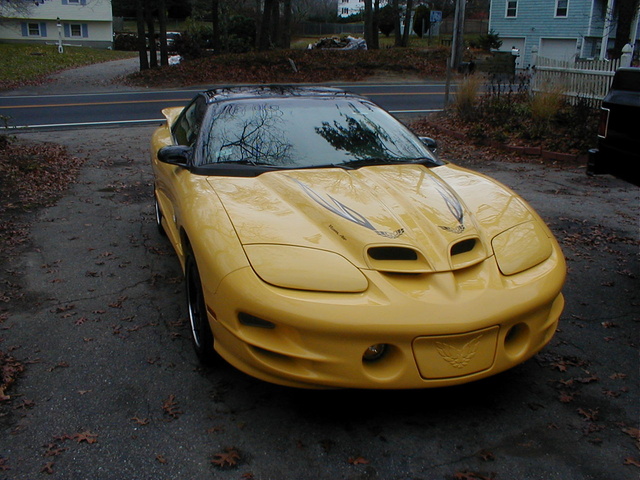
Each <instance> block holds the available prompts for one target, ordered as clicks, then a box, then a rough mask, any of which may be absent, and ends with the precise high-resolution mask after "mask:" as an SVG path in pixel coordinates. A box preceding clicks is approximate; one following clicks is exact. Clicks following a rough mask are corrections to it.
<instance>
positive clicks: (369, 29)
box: [364, 0, 373, 48]
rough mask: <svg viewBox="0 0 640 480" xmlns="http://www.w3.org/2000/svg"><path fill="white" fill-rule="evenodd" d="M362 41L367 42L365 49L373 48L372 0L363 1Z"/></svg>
mask: <svg viewBox="0 0 640 480" xmlns="http://www.w3.org/2000/svg"><path fill="white" fill-rule="evenodd" d="M364 41H365V42H367V48H373V7H372V0H364Z"/></svg>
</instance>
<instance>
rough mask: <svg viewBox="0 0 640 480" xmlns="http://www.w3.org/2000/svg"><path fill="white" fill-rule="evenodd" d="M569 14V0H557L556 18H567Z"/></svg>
mask: <svg viewBox="0 0 640 480" xmlns="http://www.w3.org/2000/svg"><path fill="white" fill-rule="evenodd" d="M568 16H569V0H556V9H555V15H554V17H555V18H567V17H568Z"/></svg>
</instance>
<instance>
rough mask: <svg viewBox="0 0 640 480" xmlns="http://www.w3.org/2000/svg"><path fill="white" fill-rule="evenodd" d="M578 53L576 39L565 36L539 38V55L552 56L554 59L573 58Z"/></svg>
mask: <svg viewBox="0 0 640 480" xmlns="http://www.w3.org/2000/svg"><path fill="white" fill-rule="evenodd" d="M576 53H578V49H577V41H576V39H575V38H574V39H565V38H541V39H540V53H539V55H540V56H541V57H546V58H553V59H555V60H573V59H575V57H576Z"/></svg>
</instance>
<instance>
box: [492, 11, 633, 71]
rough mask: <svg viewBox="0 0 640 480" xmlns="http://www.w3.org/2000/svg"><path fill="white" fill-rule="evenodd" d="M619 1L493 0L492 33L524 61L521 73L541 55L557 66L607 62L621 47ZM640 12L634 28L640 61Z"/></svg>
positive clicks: (503, 46) (508, 49) (521, 64)
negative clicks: (578, 61)
mask: <svg viewBox="0 0 640 480" xmlns="http://www.w3.org/2000/svg"><path fill="white" fill-rule="evenodd" d="M614 1H615V0H491V9H490V14H489V29H493V30H494V31H495V32H496V33H497V34H498V35H499V36H500V39H501V40H502V46H501V47H500V50H502V51H512V50H513V53H514V54H518V55H519V56H518V58H517V60H516V67H517V68H527V67H530V66H532V65H534V64H535V60H536V55H538V56H541V57H547V58H553V59H557V60H571V59H575V58H596V59H597V58H600V59H604V58H606V54H607V49H609V48H611V47H612V46H613V43H614V41H615V31H616V23H617V19H616V18H615V17H614V15H613V14H611V12H613V11H614V8H613V6H614ZM638 11H640V8H639V9H638ZM638 11H637V12H636V15H635V19H634V22H633V24H632V25H633V26H632V28H631V38H632V39H635V41H632V44H635V52H636V55H637V52H638V50H639V48H638V31H639V28H638V24H639V22H640V19H639V18H638V17H639V14H638ZM603 45H604V46H605V48H603Z"/></svg>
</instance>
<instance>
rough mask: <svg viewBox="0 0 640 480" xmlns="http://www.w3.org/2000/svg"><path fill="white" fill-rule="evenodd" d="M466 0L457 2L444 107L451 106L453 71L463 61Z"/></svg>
mask: <svg viewBox="0 0 640 480" xmlns="http://www.w3.org/2000/svg"><path fill="white" fill-rule="evenodd" d="M465 6H466V0H456V11H455V13H454V17H453V39H452V40H451V58H450V59H449V62H448V63H447V83H446V85H445V90H444V105H445V107H446V106H447V105H448V104H449V89H450V87H451V76H452V74H453V73H452V71H453V70H454V69H457V68H458V65H460V62H461V61H462V49H463V46H464V10H465Z"/></svg>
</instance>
